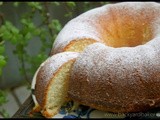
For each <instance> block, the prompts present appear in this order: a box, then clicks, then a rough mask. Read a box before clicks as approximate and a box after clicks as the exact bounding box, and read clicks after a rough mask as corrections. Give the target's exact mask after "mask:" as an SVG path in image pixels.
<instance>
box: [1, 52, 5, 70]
mask: <svg viewBox="0 0 160 120" xmlns="http://www.w3.org/2000/svg"><path fill="white" fill-rule="evenodd" d="M5 65H6V61H5V57H4V56H2V55H0V67H1V68H2V67H4V66H5Z"/></svg>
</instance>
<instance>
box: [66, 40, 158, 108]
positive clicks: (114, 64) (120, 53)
mask: <svg viewBox="0 0 160 120" xmlns="http://www.w3.org/2000/svg"><path fill="white" fill-rule="evenodd" d="M72 71H73V72H72V77H71V80H70V86H71V87H70V88H69V93H70V94H72V95H74V96H76V97H77V98H80V99H81V101H82V102H85V99H87V100H89V101H93V100H95V101H99V102H100V101H101V102H104V103H103V105H104V104H105V105H107V104H108V103H109V104H115V107H116V105H117V104H118V105H119V106H126V110H127V109H128V107H127V105H128V103H129V104H133V105H134V104H135V103H134V102H135V101H136V102H140V101H141V100H143V101H145V100H147V99H150V98H152V99H153V95H154V94H155V93H156V94H158V95H160V91H159V93H158V92H157V89H158V88H159V87H160V75H159V74H160V37H159V38H155V39H153V40H152V41H150V42H148V43H147V44H145V45H139V46H136V47H133V48H131V47H121V48H113V47H108V46H105V45H104V44H101V43H94V44H92V45H89V46H88V47H86V49H85V50H84V52H82V53H81V54H80V55H79V57H78V58H77V60H76V62H75V63H74V66H73V70H72ZM73 84H74V85H73ZM153 84H156V85H155V86H154V87H153V86H152V85H153ZM86 91H87V92H86ZM103 91H104V92H103ZM137 91H138V92H137ZM106 93H107V94H108V95H107V96H105V94H106ZM108 96H109V97H108ZM154 97H155V96H154ZM83 100H84V101H83ZM113 101H114V102H113ZM99 104H100V103H99ZM88 105H89V104H88ZM97 105H98V104H97ZM108 107H110V106H106V108H108ZM112 108H113V106H112ZM121 108H123V107H121ZM110 109H111V108H110ZM123 109H124V108H123ZM117 110H118V109H117Z"/></svg>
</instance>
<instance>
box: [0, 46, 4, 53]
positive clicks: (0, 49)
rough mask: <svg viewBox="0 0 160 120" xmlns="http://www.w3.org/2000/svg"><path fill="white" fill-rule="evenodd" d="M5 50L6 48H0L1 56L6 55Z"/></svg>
mask: <svg viewBox="0 0 160 120" xmlns="http://www.w3.org/2000/svg"><path fill="white" fill-rule="evenodd" d="M4 50H5V48H4V46H0V55H2V54H3V53H4Z"/></svg>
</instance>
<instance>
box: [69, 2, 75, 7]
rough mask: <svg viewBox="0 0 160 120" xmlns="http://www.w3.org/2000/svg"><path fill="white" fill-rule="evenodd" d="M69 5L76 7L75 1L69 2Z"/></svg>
mask: <svg viewBox="0 0 160 120" xmlns="http://www.w3.org/2000/svg"><path fill="white" fill-rule="evenodd" d="M67 5H68V6H69V7H71V8H73V7H76V4H75V2H67Z"/></svg>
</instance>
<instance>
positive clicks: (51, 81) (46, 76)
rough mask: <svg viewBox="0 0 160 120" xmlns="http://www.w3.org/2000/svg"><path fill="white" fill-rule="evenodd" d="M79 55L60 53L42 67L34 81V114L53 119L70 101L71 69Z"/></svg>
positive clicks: (50, 58)
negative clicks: (38, 113)
mask: <svg viewBox="0 0 160 120" xmlns="http://www.w3.org/2000/svg"><path fill="white" fill-rule="evenodd" d="M78 54H79V53H77V52H62V53H58V54H55V55H53V56H51V57H49V58H48V59H47V60H46V61H44V62H43V63H42V64H41V65H40V67H39V68H38V69H37V72H36V73H35V75H34V77H33V81H32V89H33V91H34V94H33V100H34V102H35V107H34V108H33V111H34V112H41V113H42V115H43V116H45V117H47V118H51V117H53V116H54V115H56V114H57V113H58V112H59V109H60V108H61V106H62V105H63V104H64V103H65V102H67V101H69V98H68V97H67V91H68V82H69V79H70V70H71V69H70V68H71V67H72V65H73V63H74V61H75V59H76V57H77V56H78Z"/></svg>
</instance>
